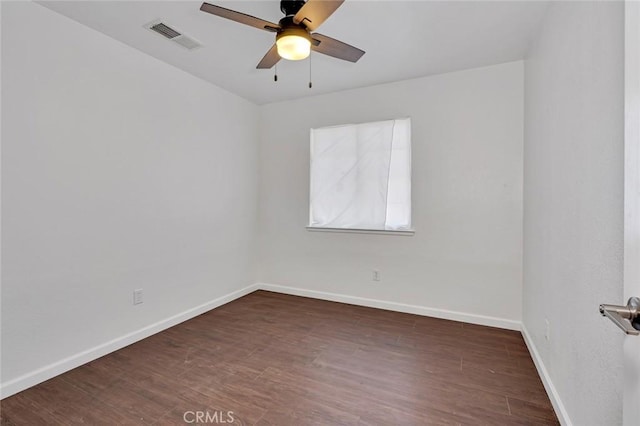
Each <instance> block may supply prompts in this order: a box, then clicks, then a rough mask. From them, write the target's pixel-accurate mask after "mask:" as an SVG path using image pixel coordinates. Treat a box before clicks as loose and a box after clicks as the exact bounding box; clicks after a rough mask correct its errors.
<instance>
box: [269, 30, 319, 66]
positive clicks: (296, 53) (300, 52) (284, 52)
mask: <svg viewBox="0 0 640 426" xmlns="http://www.w3.org/2000/svg"><path fill="white" fill-rule="evenodd" d="M276 46H277V47H278V55H280V57H281V58H283V59H289V60H291V61H299V60H301V59H304V58H306V57H308V56H309V54H310V53H311V42H310V41H309V39H307V38H305V37H302V36H299V35H296V34H291V35H282V36H281V37H278V39H277V40H276Z"/></svg>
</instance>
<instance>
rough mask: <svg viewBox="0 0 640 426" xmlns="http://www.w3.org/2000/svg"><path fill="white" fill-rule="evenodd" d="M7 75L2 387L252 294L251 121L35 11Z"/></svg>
mask: <svg viewBox="0 0 640 426" xmlns="http://www.w3.org/2000/svg"><path fill="white" fill-rule="evenodd" d="M176 48H179V47H176ZM2 64H3V69H2V103H3V106H4V108H3V109H2V208H3V209H2V382H3V384H7V383H8V382H11V381H12V380H15V379H17V378H19V377H20V376H22V375H24V374H27V373H32V372H34V371H35V370H37V369H39V368H43V367H47V366H50V365H51V364H52V363H56V362H58V361H60V360H64V359H65V358H66V357H69V356H72V355H76V354H78V353H80V352H82V351H85V350H89V349H91V348H93V347H95V346H97V345H101V344H103V343H105V342H109V341H110V340H112V339H116V338H119V337H122V336H124V335H126V334H127V333H131V332H134V331H136V330H139V329H141V328H143V327H145V326H148V325H150V324H153V323H155V322H157V321H161V320H165V319H166V318H169V317H171V316H172V315H175V314H178V313H180V312H183V311H185V310H188V309H190V308H193V307H196V306H198V305H201V304H203V303H205V302H207V301H210V300H212V299H215V298H218V297H220V296H223V295H226V294H229V293H231V292H233V291H236V290H238V289H240V288H242V287H244V286H247V285H249V284H252V283H253V282H254V271H253V260H254V259H253V248H252V247H253V245H254V244H253V242H254V234H255V224H256V200H257V174H256V171H257V147H256V140H257V121H258V118H257V107H256V106H254V105H253V104H251V103H249V102H247V101H245V100H243V99H241V98H239V97H237V96H235V95H232V94H230V93H227V92H225V91H223V90H221V89H219V88H216V87H214V86H212V85H210V84H209V83H206V82H204V81H201V80H199V79H197V78H195V77H193V76H190V75H188V74H186V73H184V72H182V71H180V70H178V69H176V68H173V67H171V66H168V65H166V64H164V63H161V62H159V61H158V60H156V59H153V58H151V57H149V56H146V55H144V54H142V53H140V52H139V51H137V50H134V49H132V48H130V47H127V46H125V45H123V44H121V43H119V42H116V41H114V40H113V39H110V38H108V37H107V36H104V35H102V34H100V33H98V32H96V31H93V30H90V29H88V28H86V27H84V26H82V25H80V24H78V23H76V22H74V21H71V20H69V19H68V18H65V17H62V16H61V15H58V14H56V13H54V12H52V11H50V10H48V9H45V8H43V7H41V6H39V5H37V4H34V3H11V2H3V4H2ZM135 288H143V289H144V297H145V301H144V303H143V304H142V305H139V306H132V291H133V289H135ZM27 382H28V380H27Z"/></svg>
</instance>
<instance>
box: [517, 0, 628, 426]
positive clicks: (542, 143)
mask: <svg viewBox="0 0 640 426" xmlns="http://www.w3.org/2000/svg"><path fill="white" fill-rule="evenodd" d="M623 31H624V17H623V4H622V3H621V2H593V3H574V2H558V3H554V4H553V5H552V6H551V7H550V9H549V11H548V14H547V16H546V18H545V20H544V22H543V24H542V28H541V30H540V34H539V36H538V37H537V39H536V41H535V43H534V45H533V46H532V49H531V51H530V54H529V56H528V59H527V60H526V66H525V82H526V83H525V86H526V88H525V100H526V102H525V129H526V131H525V149H524V171H525V174H524V295H523V300H524V313H523V322H524V326H525V329H526V332H527V334H528V335H529V337H530V339H531V341H532V342H533V344H534V347H535V348H536V350H537V352H538V353H539V355H540V357H541V361H542V363H543V365H544V367H545V368H546V370H547V372H548V377H547V378H548V379H549V380H550V383H551V384H552V385H553V386H555V389H556V391H557V396H558V397H559V401H560V402H561V403H562V404H563V405H564V408H565V409H566V414H567V415H568V418H569V420H570V421H572V422H573V424H575V425H580V426H589V425H593V426H597V425H616V424H621V421H622V419H621V416H622V411H621V410H622V408H621V402H622V397H621V395H620V392H621V389H622V382H621V374H622V371H621V370H622V367H621V366H622V358H621V353H622V338H623V337H622V336H623V335H622V333H620V332H619V330H618V329H617V328H615V326H614V325H613V324H612V323H611V322H610V321H608V320H606V319H604V318H602V317H601V316H600V315H599V313H598V305H599V304H600V303H615V304H618V303H621V302H623V300H622V244H623V187H624V186H623V164H624V163H623V106H624V104H623V70H624V51H623V47H624V43H623V41H624V40H623ZM545 319H548V320H549V323H550V335H549V338H550V339H549V341H547V340H546V339H545V337H544V335H545Z"/></svg>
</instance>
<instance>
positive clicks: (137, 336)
mask: <svg viewBox="0 0 640 426" xmlns="http://www.w3.org/2000/svg"><path fill="white" fill-rule="evenodd" d="M255 290H258V286H257V285H256V284H252V285H249V286H247V287H245V288H243V289H240V290H237V291H234V292H232V293H229V294H227V295H224V296H221V297H218V298H217V299H213V300H211V301H209V302H206V303H203V304H202V305H199V306H196V307H194V308H191V309H188V310H186V311H184V312H181V313H179V314H176V315H174V316H172V317H169V318H166V319H163V320H161V321H158V322H156V323H154V324H151V325H148V326H146V327H144V328H141V329H139V330H136V331H134V332H131V333H129V334H126V335H124V336H121V337H118V338H116V339H113V340H111V341H109V342H106V343H103V344H101V345H98V346H96V347H93V348H90V349H87V350H86V351H83V352H80V353H78V354H75V355H72V356H70V357H67V358H65V359H62V360H60V361H58V362H55V363H53V364H50V365H47V366H44V367H42V368H39V369H37V370H35V371H32V372H30V373H27V374H24V375H22V376H20V377H18V378H15V379H13V380H10V381H8V382H6V383H2V384H0V399H2V398H6V397H9V396H11V395H14V394H16V393H18V392H21V391H23V390H25V389H28V388H30V387H32V386H35V385H37V384H38V383H42V382H44V381H46V380H49V379H51V378H53V377H55V376H57V375H60V374H62V373H64V372H67V371H69V370H72V369H74V368H76V367H79V366H81V365H83V364H86V363H87V362H90V361H93V360H95V359H98V358H100V357H101V356H104V355H106V354H108V353H111V352H114V351H117V350H118V349H122V348H124V347H125V346H129V345H130V344H132V343H135V342H137V341H140V340H142V339H145V338H147V337H149V336H151V335H153V334H156V333H159V332H161V331H163V330H166V329H167V328H170V327H173V326H174V325H177V324H180V323H181V322H184V321H186V320H189V319H191V318H194V317H197V316H198V315H200V314H203V313H205V312H208V311H210V310H211V309H214V308H217V307H218V306H221V305H224V304H225V303H229V302H231V301H232V300H235V299H238V298H239V297H242V296H244V295H247V294H249V293H251V292H253V291H255Z"/></svg>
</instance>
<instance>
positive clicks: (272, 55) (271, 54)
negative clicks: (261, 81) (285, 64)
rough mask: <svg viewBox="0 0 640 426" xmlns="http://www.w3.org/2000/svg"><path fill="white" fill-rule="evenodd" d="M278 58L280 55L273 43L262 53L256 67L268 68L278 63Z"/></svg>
mask: <svg viewBox="0 0 640 426" xmlns="http://www.w3.org/2000/svg"><path fill="white" fill-rule="evenodd" d="M279 60H280V55H278V47H277V46H276V45H275V44H274V45H273V46H271V49H269V51H268V52H267V54H266V55H264V58H262V60H261V61H260V63H259V64H258V66H257V67H256V68H258V69H269V68H271V67H273V66H274V65H275V64H277V63H278V61H279Z"/></svg>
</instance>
